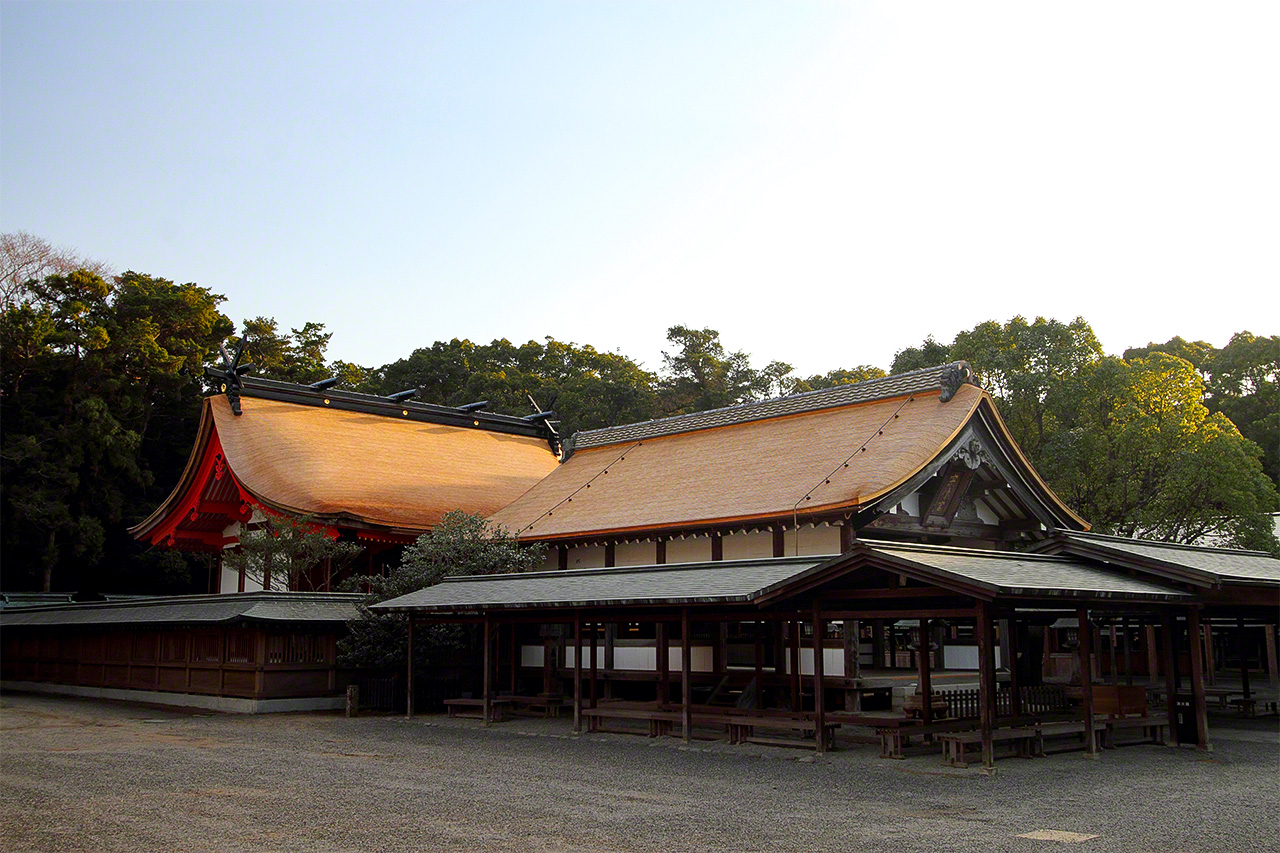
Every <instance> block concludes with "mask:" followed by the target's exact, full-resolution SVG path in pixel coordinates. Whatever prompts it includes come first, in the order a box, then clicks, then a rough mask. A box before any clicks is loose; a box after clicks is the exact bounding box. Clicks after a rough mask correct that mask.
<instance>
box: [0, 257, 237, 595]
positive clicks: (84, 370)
mask: <svg viewBox="0 0 1280 853" xmlns="http://www.w3.org/2000/svg"><path fill="white" fill-rule="evenodd" d="M24 293H25V296H24V298H23V299H22V300H21V301H19V302H18V303H16V304H12V305H10V307H8V308H7V309H6V310H5V311H3V313H2V314H0V349H2V352H0V356H2V363H3V371H2V372H0V395H2V396H3V405H2V406H0V424H2V426H3V437H2V439H0V476H2V477H3V481H4V490H3V497H2V498H0V519H2V522H3V523H2V525H0V526H2V528H3V530H2V532H0V549H2V553H3V561H4V566H5V575H6V582H7V583H8V584H9V585H10V586H11V587H18V586H21V585H25V584H35V585H38V586H41V587H43V588H46V589H48V588H51V587H52V586H53V585H54V583H55V578H56V579H57V581H56V582H57V584H58V585H59V586H62V587H64V588H76V587H84V586H89V587H100V586H101V585H103V584H104V583H106V584H108V585H114V584H120V583H127V582H128V580H127V579H128V578H129V576H130V574H131V572H136V571H141V570H143V569H145V568H146V565H147V563H146V561H139V551H140V547H139V546H138V545H137V544H136V543H134V542H133V541H132V540H131V539H130V538H129V537H128V535H127V533H126V532H125V529H124V528H125V526H126V523H127V522H128V521H134V520H138V519H140V518H142V517H143V516H145V515H146V514H147V513H148V512H150V510H151V509H152V508H153V507H154V506H155V504H156V503H158V502H159V501H160V500H161V499H163V497H164V495H165V493H167V489H168V488H169V486H170V485H171V484H172V482H173V481H174V480H176V479H177V477H178V474H179V473H180V472H181V470H182V465H183V463H184V462H185V459H186V453H187V451H188V450H189V447H190V436H191V434H192V433H193V432H194V430H195V424H196V420H197V418H198V417H199V411H200V402H199V387H200V386H199V383H198V380H197V379H196V375H197V374H198V368H199V366H200V364H201V363H202V362H203V361H204V359H205V357H206V356H207V354H208V353H209V351H210V350H211V349H212V347H214V346H216V344H217V342H218V341H219V340H221V339H222V338H223V337H225V336H226V334H227V333H229V332H230V331H231V328H232V327H231V323H230V321H229V320H228V319H227V318H226V317H225V316H223V315H222V314H221V313H220V312H219V311H218V310H217V306H218V304H219V303H220V302H221V301H222V297H220V296H217V295H215V294H213V293H211V292H210V291H208V290H206V289H205V288H201V287H199V286H197V285H195V284H174V283H173V282H172V281H169V280H167V279H161V278H155V277H152V276H147V275H142V274H140V273H135V272H126V273H124V274H123V275H121V276H119V277H117V278H116V279H115V281H114V282H107V281H106V280H105V279H103V278H102V277H101V276H99V275H97V274H96V273H93V272H90V271H88V270H77V271H74V272H71V273H66V274H60V275H52V276H48V277H46V278H45V279H43V280H41V281H33V282H28V284H27V285H26V287H25V289H24ZM157 479H160V480H161V481H162V482H163V485H162V486H159V487H157V486H156V485H155V484H156V481H157ZM100 564H108V565H112V566H113V568H114V569H116V570H117V572H113V573H112V575H111V576H110V577H106V578H104V576H103V575H102V573H100V572H98V571H97V570H96V569H97V567H98V566H99V565H100ZM165 574H166V577H169V578H172V577H173V572H172V566H169V567H168V568H166V570H165ZM166 583H167V581H166ZM117 588H118V587H117Z"/></svg>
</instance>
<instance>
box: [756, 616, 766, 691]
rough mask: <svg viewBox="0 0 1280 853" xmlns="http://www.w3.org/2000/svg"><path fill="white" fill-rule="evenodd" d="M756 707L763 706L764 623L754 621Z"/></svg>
mask: <svg viewBox="0 0 1280 853" xmlns="http://www.w3.org/2000/svg"><path fill="white" fill-rule="evenodd" d="M755 664H756V707H757V708H763V707H764V623H763V622H756V659H755Z"/></svg>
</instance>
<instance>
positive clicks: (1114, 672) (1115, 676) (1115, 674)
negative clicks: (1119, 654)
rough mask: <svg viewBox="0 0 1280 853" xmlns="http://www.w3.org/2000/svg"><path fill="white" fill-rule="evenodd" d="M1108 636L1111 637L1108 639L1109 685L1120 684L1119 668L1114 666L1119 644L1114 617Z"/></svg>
mask: <svg viewBox="0 0 1280 853" xmlns="http://www.w3.org/2000/svg"><path fill="white" fill-rule="evenodd" d="M1110 634H1111V637H1110V640H1111V661H1110V668H1111V683H1112V684H1119V683H1120V668H1119V667H1118V666H1117V665H1116V645H1117V644H1118V643H1119V642H1120V637H1119V632H1118V631H1116V620H1115V617H1112V618H1111V630H1110Z"/></svg>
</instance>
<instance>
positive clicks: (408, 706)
mask: <svg viewBox="0 0 1280 853" xmlns="http://www.w3.org/2000/svg"><path fill="white" fill-rule="evenodd" d="M404 683H405V690H406V691H407V695H406V696H405V706H404V715H405V716H406V717H409V718H412V717H413V616H412V615H411V616H410V617H409V671H408V672H407V673H405V679H404Z"/></svg>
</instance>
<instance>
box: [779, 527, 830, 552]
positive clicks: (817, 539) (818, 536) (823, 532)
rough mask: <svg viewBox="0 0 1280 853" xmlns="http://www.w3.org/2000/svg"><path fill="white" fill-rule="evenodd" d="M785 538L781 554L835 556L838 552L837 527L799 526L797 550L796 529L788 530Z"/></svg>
mask: <svg viewBox="0 0 1280 853" xmlns="http://www.w3.org/2000/svg"><path fill="white" fill-rule="evenodd" d="M785 539H786V543H787V546H786V550H785V551H784V552H783V554H784V556H787V557H794V556H797V555H798V556H801V557H821V556H828V555H829V556H835V555H836V554H839V553H840V528H839V527H801V528H800V548H799V550H798V551H797V550H796V531H794V530H788V531H787V532H786V535H785ZM770 553H772V551H771V552H770Z"/></svg>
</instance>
